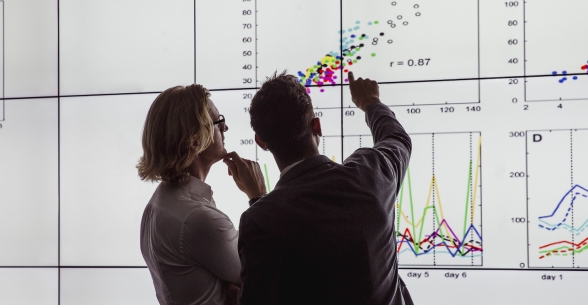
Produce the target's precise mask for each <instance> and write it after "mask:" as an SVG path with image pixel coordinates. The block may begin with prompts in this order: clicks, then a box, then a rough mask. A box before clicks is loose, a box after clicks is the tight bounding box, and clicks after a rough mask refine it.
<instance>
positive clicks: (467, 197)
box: [461, 159, 472, 250]
mask: <svg viewBox="0 0 588 305" xmlns="http://www.w3.org/2000/svg"><path fill="white" fill-rule="evenodd" d="M471 183H472V160H471V159H470V168H469V170H468V191H467V193H466V206H465V214H464V216H463V234H462V235H461V236H465V233H466V229H467V223H468V210H469V206H470V191H471V189H470V185H471ZM463 247H465V243H464V242H462V243H461V248H462V249H461V250H463Z"/></svg>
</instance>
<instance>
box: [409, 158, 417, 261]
mask: <svg viewBox="0 0 588 305" xmlns="http://www.w3.org/2000/svg"><path fill="white" fill-rule="evenodd" d="M406 174H407V176H408V195H409V198H410V217H411V218H412V232H413V234H414V233H415V232H416V228H415V227H414V208H413V201H412V184H411V182H410V166H409V167H408V169H407V170H406ZM419 240H420V239H419ZM416 243H417V241H416V239H415V241H414V245H413V246H415V250H416V253H417V254H418V253H419V252H418V251H419V250H418V247H416Z"/></svg>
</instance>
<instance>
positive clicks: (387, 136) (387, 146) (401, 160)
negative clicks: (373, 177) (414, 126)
mask: <svg viewBox="0 0 588 305" xmlns="http://www.w3.org/2000/svg"><path fill="white" fill-rule="evenodd" d="M365 118H366V123H367V124H368V127H369V128H370V130H371V132H372V136H373V139H374V147H373V149H369V150H370V151H371V153H375V154H378V155H380V156H384V158H383V159H384V160H386V163H387V164H385V165H386V166H384V168H386V167H388V168H390V167H391V168H392V170H393V172H394V176H396V178H397V183H398V185H397V189H400V185H401V184H402V181H403V179H404V174H405V172H406V169H407V168H408V163H409V161H410V154H411V151H412V142H411V140H410V137H409V136H408V134H407V133H406V131H405V130H404V128H403V127H402V125H400V122H398V120H397V119H396V116H395V115H394V112H392V110H390V108H389V107H388V106H386V105H384V104H382V103H377V104H373V105H370V106H369V107H368V108H367V109H366V113H365ZM366 153H368V154H369V153H370V152H369V151H367V152H366V151H362V152H361V154H358V156H357V157H358V158H359V157H360V155H364V154H366ZM354 154H355V153H354ZM354 157H355V156H354V155H351V156H349V158H348V160H349V161H352V160H353V159H354ZM363 160H365V159H363ZM372 160H382V158H373V159H372ZM346 162H347V160H346ZM382 165H384V164H380V166H382Z"/></svg>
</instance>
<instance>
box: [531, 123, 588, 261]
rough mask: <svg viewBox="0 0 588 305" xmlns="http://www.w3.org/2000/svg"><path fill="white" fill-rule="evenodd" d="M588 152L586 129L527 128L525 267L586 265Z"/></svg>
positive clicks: (587, 244)
mask: <svg viewBox="0 0 588 305" xmlns="http://www.w3.org/2000/svg"><path fill="white" fill-rule="evenodd" d="M587 152H588V130H582V129H571V130H544V131H529V132H528V133H527V189H528V193H529V195H528V199H527V211H528V219H529V224H528V232H529V242H528V244H529V246H528V249H529V250H528V251H529V267H543V268H544V267H551V268H586V267H588V256H587V255H586V254H585V253H584V252H585V251H584V250H586V249H588V232H586V228H588V189H587V188H586V187H585V186H584V185H585V184H580V183H584V181H586V179H587V178H588V176H587V175H586V173H585V169H586V168H587V167H586V166H587V165H588V162H587V161H584V160H583V158H582V156H584V155H585V154H586V153H587ZM560 190H563V191H560ZM535 221H536V222H537V223H536V224H535Z"/></svg>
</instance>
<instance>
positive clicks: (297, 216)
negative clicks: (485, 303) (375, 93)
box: [238, 103, 412, 305]
mask: <svg viewBox="0 0 588 305" xmlns="http://www.w3.org/2000/svg"><path fill="white" fill-rule="evenodd" d="M366 121H367V124H368V125H369V127H370V129H371V131H372V134H373V137H374V147H373V148H360V149H358V150H356V151H355V152H354V153H353V154H352V155H351V156H349V157H348V158H347V159H346V160H345V161H344V162H343V164H342V165H340V164H337V163H335V162H332V161H331V160H330V159H329V158H327V157H325V156H322V155H320V156H314V157H311V158H308V159H306V160H304V161H303V162H301V163H299V164H298V165H296V166H295V167H293V168H292V169H290V170H289V171H288V172H286V174H285V175H284V176H283V177H282V178H281V179H280V180H279V181H278V183H277V185H276V187H275V189H274V190H273V191H272V192H271V193H269V194H267V195H266V196H265V197H262V198H261V199H259V200H258V201H257V202H256V203H255V204H253V206H251V207H250V208H249V209H248V210H247V211H246V212H245V213H243V215H242V216H241V223H240V227H239V230H240V232H239V235H240V236H239V246H238V247H239V256H240V258H241V264H242V269H241V279H242V287H241V292H240V302H241V304H244V305H248V304H297V305H307V304H337V305H341V304H376V305H377V304H394V305H396V304H412V300H411V298H410V295H409V294H408V291H407V290H406V287H405V286H404V283H403V282H402V280H401V279H400V277H399V276H398V269H397V267H398V266H397V264H398V259H397V255H396V238H395V229H394V219H395V217H394V214H395V208H394V204H395V201H396V196H397V194H398V190H399V189H400V185H401V183H402V181H403V179H404V174H405V172H406V169H407V166H408V162H409V158H410V152H411V141H410V138H409V136H408V135H407V134H406V132H405V131H404V129H403V128H402V126H401V125H400V123H398V121H397V120H396V118H395V116H394V113H393V112H392V111H391V110H390V109H389V108H388V107H387V106H385V105H383V104H381V103H378V104H375V105H371V106H370V107H368V109H367V111H366Z"/></svg>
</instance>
